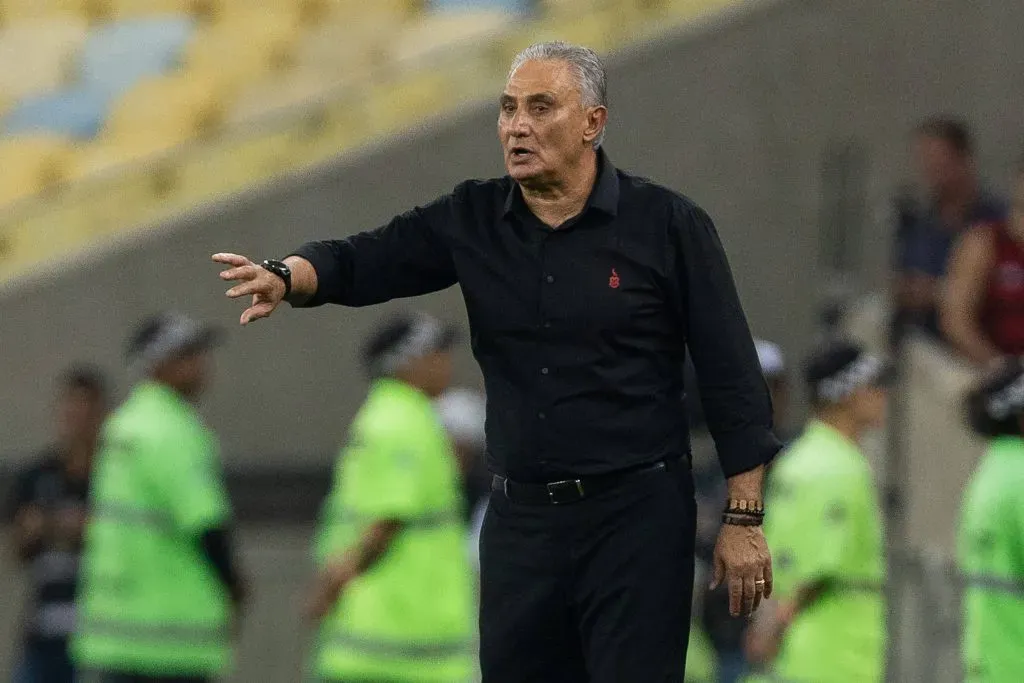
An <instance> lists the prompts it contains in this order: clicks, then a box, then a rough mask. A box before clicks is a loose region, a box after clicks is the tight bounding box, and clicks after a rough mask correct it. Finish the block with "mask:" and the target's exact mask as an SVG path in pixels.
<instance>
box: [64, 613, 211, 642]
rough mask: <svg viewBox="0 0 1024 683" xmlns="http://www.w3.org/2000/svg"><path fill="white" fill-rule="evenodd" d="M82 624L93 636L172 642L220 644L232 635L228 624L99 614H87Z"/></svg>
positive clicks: (86, 631)
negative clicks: (152, 621) (148, 621)
mask: <svg viewBox="0 0 1024 683" xmlns="http://www.w3.org/2000/svg"><path fill="white" fill-rule="evenodd" d="M79 628H80V629H81V631H82V633H83V634H84V635H86V636H89V637H106V638H116V639H118V640H127V641H145V642H147V643H164V644H170V645H190V646H204V645H220V644H222V643H224V642H225V641H226V640H227V638H228V630H227V627H225V626H204V625H201V624H145V623H139V622H134V621H117V620H114V619H103V618H98V617H88V618H83V619H82V620H81V624H80V626H79Z"/></svg>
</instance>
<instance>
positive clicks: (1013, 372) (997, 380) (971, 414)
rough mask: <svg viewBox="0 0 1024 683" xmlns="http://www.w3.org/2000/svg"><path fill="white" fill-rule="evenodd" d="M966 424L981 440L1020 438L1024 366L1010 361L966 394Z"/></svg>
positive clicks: (1016, 361)
mask: <svg viewBox="0 0 1024 683" xmlns="http://www.w3.org/2000/svg"><path fill="white" fill-rule="evenodd" d="M966 404H967V405H966V408H967V421H968V423H969V424H970V425H971V428H972V429H974V431H976V432H978V433H979V434H981V435H982V436H990V437H992V436H1000V435H1006V434H1009V435H1017V434H1020V419H1019V418H1020V416H1021V414H1022V413H1024V362H1022V361H1021V360H1020V359H1019V358H1010V359H1008V360H1006V361H1004V362H1002V363H1000V365H999V366H998V367H997V368H995V369H994V370H992V371H991V372H989V373H988V374H987V375H986V376H985V377H984V378H982V379H981V381H980V382H978V384H977V385H976V386H975V387H974V388H973V389H972V390H971V391H970V392H969V393H968V395H967V401H966Z"/></svg>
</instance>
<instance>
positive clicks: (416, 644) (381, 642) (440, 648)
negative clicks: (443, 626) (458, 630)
mask: <svg viewBox="0 0 1024 683" xmlns="http://www.w3.org/2000/svg"><path fill="white" fill-rule="evenodd" d="M325 643H326V644H327V645H329V646H333V647H338V648H344V649H347V650H355V651H356V652H359V653H360V654H367V655H375V656H378V657H385V658H387V657H398V658H403V659H425V660H436V659H443V658H445V657H457V656H460V655H471V654H473V651H474V648H473V643H472V642H470V641H469V640H466V639H459V640H449V641H440V642H433V643H424V642H422V641H415V640H397V639H385V638H374V637H368V636H360V635H355V634H352V633H333V634H329V635H328V636H327V637H326V639H325Z"/></svg>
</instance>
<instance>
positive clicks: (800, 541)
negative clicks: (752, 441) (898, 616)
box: [764, 420, 885, 683]
mask: <svg viewBox="0 0 1024 683" xmlns="http://www.w3.org/2000/svg"><path fill="white" fill-rule="evenodd" d="M766 505H767V514H766V516H765V524H764V533H765V537H766V538H767V540H768V547H769V548H770V549H771V553H772V560H773V574H774V578H775V596H776V597H778V598H779V599H783V600H786V599H791V598H792V597H793V596H794V595H796V592H797V591H798V590H799V588H800V587H801V586H805V585H811V584H815V583H819V582H826V583H827V585H828V586H829V588H828V590H827V591H826V592H825V593H824V594H822V595H821V596H820V597H819V598H818V599H817V600H816V601H815V602H814V603H813V604H812V605H810V606H809V607H808V608H806V609H805V610H803V611H801V612H800V613H799V614H798V615H797V617H796V618H795V619H794V621H793V623H792V624H791V625H790V627H789V629H788V630H787V631H786V634H785V636H784V637H783V641H782V647H781V650H780V652H779V656H778V659H777V660H776V661H774V662H773V663H772V672H771V676H772V680H779V681H807V682H810V681H813V682H814V683H881V681H882V680H883V678H884V661H885V602H884V599H883V594H882V578H883V575H884V569H885V556H884V546H883V537H882V512H881V507H880V506H879V503H878V496H877V493H876V489H875V484H874V479H873V477H872V473H871V468H870V466H869V465H868V462H867V460H866V459H865V457H864V455H863V454H862V453H861V452H860V449H859V448H858V447H857V445H856V444H854V443H852V442H850V441H849V440H847V439H846V438H845V437H844V436H842V435H841V434H840V433H839V432H837V431H836V430H835V429H833V428H832V427H830V426H828V425H826V424H825V423H823V422H820V421H817V420H811V421H810V423H809V424H808V425H807V428H806V430H805V431H804V433H803V435H802V436H801V437H800V438H799V439H797V440H796V441H795V442H794V443H793V444H792V445H791V446H790V447H789V448H788V449H787V450H786V451H785V452H784V453H783V454H782V455H781V456H780V457H779V458H778V460H777V461H776V463H775V465H774V466H773V467H772V471H771V473H770V475H769V480H768V486H767V491H766Z"/></svg>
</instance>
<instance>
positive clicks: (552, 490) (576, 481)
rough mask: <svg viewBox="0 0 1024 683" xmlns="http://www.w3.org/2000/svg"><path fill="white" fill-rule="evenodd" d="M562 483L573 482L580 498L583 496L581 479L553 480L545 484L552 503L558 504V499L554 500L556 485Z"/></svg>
mask: <svg viewBox="0 0 1024 683" xmlns="http://www.w3.org/2000/svg"><path fill="white" fill-rule="evenodd" d="M564 484H575V485H576V491H577V492H579V494H580V498H583V480H582V479H563V480H562V481H553V482H551V483H550V484H548V485H547V489H548V498H549V499H550V500H551V504H552V505H559V504H560V503H559V501H557V500H555V491H556V487H558V486H562V485H564Z"/></svg>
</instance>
